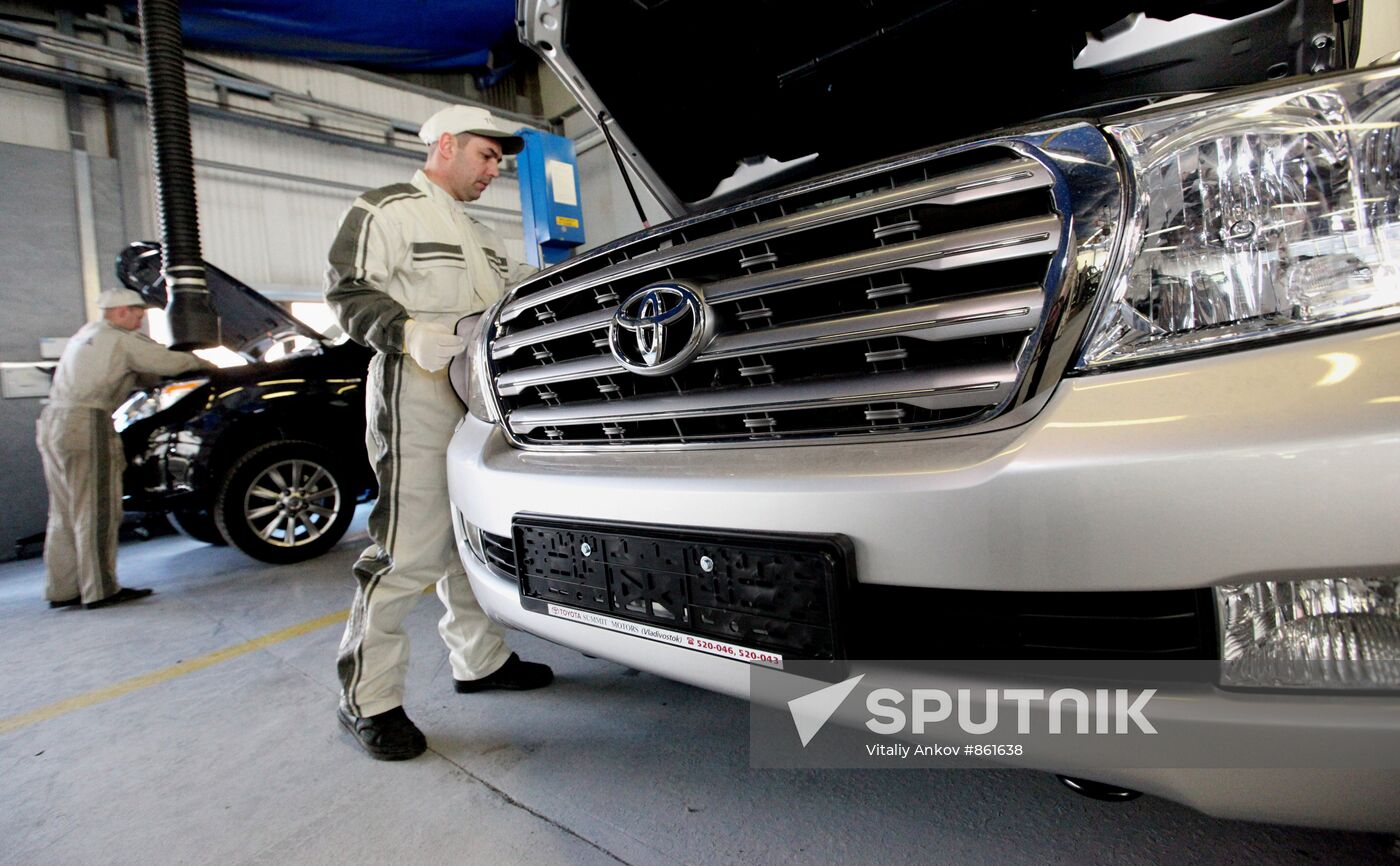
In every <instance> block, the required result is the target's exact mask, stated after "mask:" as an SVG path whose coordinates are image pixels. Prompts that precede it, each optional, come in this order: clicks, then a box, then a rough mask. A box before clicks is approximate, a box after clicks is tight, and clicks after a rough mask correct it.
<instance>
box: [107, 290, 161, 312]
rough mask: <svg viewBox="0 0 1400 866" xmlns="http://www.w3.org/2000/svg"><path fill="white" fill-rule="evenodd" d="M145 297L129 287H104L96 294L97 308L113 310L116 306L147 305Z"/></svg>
mask: <svg viewBox="0 0 1400 866" xmlns="http://www.w3.org/2000/svg"><path fill="white" fill-rule="evenodd" d="M149 306H150V304H148V303H146V299H145V298H143V297H141V296H140V295H139V294H137V293H136V292H133V291H132V290H131V289H106V290H104V291H103V292H101V293H99V294H98V296H97V308H98V309H99V310H114V309H116V308H117V307H149Z"/></svg>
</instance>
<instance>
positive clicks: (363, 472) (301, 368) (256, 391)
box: [115, 243, 376, 563]
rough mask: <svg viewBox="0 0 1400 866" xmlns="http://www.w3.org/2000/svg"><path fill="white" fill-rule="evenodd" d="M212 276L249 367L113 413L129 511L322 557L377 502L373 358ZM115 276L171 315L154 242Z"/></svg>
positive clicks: (220, 539) (260, 555) (283, 553)
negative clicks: (367, 410)
mask: <svg viewBox="0 0 1400 866" xmlns="http://www.w3.org/2000/svg"><path fill="white" fill-rule="evenodd" d="M206 267H207V269H208V281H209V290H210V296H211V300H212V302H213V305H214V309H215V311H216V312H217V313H218V314H219V320H220V328H221V338H222V344H223V345H224V346H225V347H227V348H228V349H230V350H232V351H233V352H236V353H237V354H238V355H240V356H241V357H242V358H243V359H244V360H245V361H246V362H247V363H246V364H243V365H241V366H231V367H226V368H221V369H218V370H211V371H208V372H205V373H202V374H200V375H199V376H197V377H186V378H181V379H177V380H172V381H169V382H165V383H162V384H161V385H159V386H158V387H155V388H151V389H149V390H146V391H140V392H137V393H136V394H134V395H133V396H132V397H131V398H130V399H129V400H127V402H126V403H125V404H123V405H122V407H121V408H120V409H118V410H117V413H116V416H115V417H116V422H117V428H118V430H119V432H120V433H121V437H122V442H123V445H124V447H125V451H126V458H127V464H128V466H127V470H126V474H125V476H124V477H123V484H124V498H125V506H126V508H127V510H129V511H143V512H152V511H155V512H159V511H164V512H168V513H169V514H170V516H171V517H172V519H173V520H174V522H175V524H176V525H177V526H178V527H179V528H180V529H181V530H183V531H184V532H185V533H186V534H187V535H190V536H192V537H194V538H196V539H199V540H201V541H205V542H209V543H211V544H224V543H228V544H232V545H234V546H236V547H237V548H238V549H240V550H242V551H243V552H245V553H247V554H248V555H249V556H252V557H254V558H257V559H260V560H263V561H265V562H283V563H285V562H299V561H301V560H304V559H309V558H311V557H313V556H318V555H320V554H322V553H324V552H325V551H326V550H328V549H330V547H331V546H332V545H334V544H335V543H336V542H337V541H339V540H340V538H341V537H342V536H343V535H344V534H345V530H346V528H347V527H348V526H349V525H350V521H351V519H352V518H353V516H354V510H355V504H356V503H357V502H363V501H366V500H368V499H370V498H373V496H374V495H375V493H376V489H375V483H374V474H373V472H372V470H371V469H370V466H369V462H368V460H367V459H366V456H365V446H364V427H365V416H364V379H365V371H366V368H367V366H368V363H369V358H370V351H369V350H368V349H366V348H364V347H362V346H359V345H357V344H355V343H353V342H350V341H348V340H342V341H339V342H336V341H332V340H328V339H325V338H323V337H322V336H321V335H320V334H318V333H317V332H316V331H314V330H313V329H311V328H310V327H308V326H307V325H305V324H303V323H302V322H300V321H298V320H297V319H296V318H294V317H292V316H291V315H290V314H289V313H287V312H285V311H284V310H283V309H282V308H281V307H278V306H277V305H276V304H274V303H272V302H271V301H269V300H268V299H267V298H265V297H263V296H262V295H260V294H258V293H257V292H255V291H254V290H253V289H251V288H249V287H248V286H247V285H245V284H243V283H241V282H239V281H238V280H236V279H234V278H233V277H231V276H229V275H228V274H227V273H225V272H223V271H221V270H219V269H218V268H215V267H213V266H206ZM117 271H118V276H119V277H120V278H121V280H122V282H123V283H125V284H126V285H127V286H128V287H130V288H132V289H135V290H136V291H138V292H140V293H141V294H142V295H143V296H144V297H146V298H147V300H149V301H150V302H151V303H153V304H156V305H159V306H164V304H165V287H164V283H163V280H162V279H161V276H160V247H159V245H157V244H153V243H136V244H132V245H131V246H129V247H128V248H127V249H126V250H125V251H124V252H123V253H122V256H121V257H120V259H119V261H118V266H117Z"/></svg>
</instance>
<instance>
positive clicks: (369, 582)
mask: <svg viewBox="0 0 1400 866" xmlns="http://www.w3.org/2000/svg"><path fill="white" fill-rule="evenodd" d="M418 137H419V138H421V139H422V140H423V142H424V143H425V144H427V145H428V159H427V162H426V164H425V165H424V166H423V169H422V170H421V171H419V172H417V173H416V174H414V176H413V180H412V182H411V183H401V184H394V185H393V186H387V187H383V188H382V189H376V190H371V191H369V192H367V193H365V194H364V195H362V196H360V197H359V198H358V199H356V200H355V202H354V204H352V205H351V207H350V210H349V211H348V212H347V213H346V214H345V217H344V218H343V219H342V220H341V224H340V229H339V232H338V233H337V235H336V238H335V242H334V243H333V244H332V246H331V251H330V273H329V275H328V281H327V288H326V302H327V303H328V304H329V305H330V307H331V309H332V310H333V311H334V312H335V315H336V317H337V319H338V320H339V321H340V325H341V327H342V328H344V329H345V332H346V333H347V334H349V335H350V337H351V338H352V339H354V340H356V341H357V342H359V343H362V344H364V345H366V346H369V347H371V348H373V349H374V350H375V355H374V357H373V359H372V360H371V361H370V367H369V384H368V388H367V389H366V405H365V413H366V430H365V440H366V446H367V447H368V449H369V456H370V460H371V462H372V463H373V464H374V469H375V474H376V476H377V478H378V479H379V499H378V500H377V501H376V502H375V504H374V508H373V510H372V511H371V512H370V518H369V533H370V539H371V541H372V542H373V544H371V545H370V546H369V547H368V548H367V549H366V550H365V551H364V553H362V554H361V555H360V558H359V560H358V561H356V563H355V566H354V574H355V577H356V579H357V580H358V582H359V587H358V589H357V590H356V593H355V602H354V606H353V607H352V608H351V610H350V618H349V621H348V622H347V623H346V627H345V635H344V637H343V638H342V640H341V643H340V652H339V657H338V659H337V668H338V671H339V674H340V682H341V701H340V708H339V711H338V715H339V718H340V721H341V724H342V725H344V726H345V728H346V729H347V730H348V731H349V732H350V733H351V734H352V735H353V736H354V737H355V740H356V742H357V743H358V744H359V745H360V746H361V747H362V748H364V750H365V751H366V752H368V753H369V754H370V755H371V756H373V757H375V758H377V759H379V760H385V761H396V760H405V759H408V758H413V757H416V756H418V755H420V754H422V753H423V751H424V750H425V749H426V748H427V743H426V741H425V740H424V737H423V733H422V732H421V731H420V730H418V727H417V726H416V725H414V724H413V722H412V721H411V720H410V719H409V718H408V716H407V714H405V712H404V709H403V692H404V675H405V673H406V671H407V669H408V636H407V635H406V634H405V633H404V631H403V621H404V618H405V617H406V616H407V615H408V613H409V611H410V610H412V609H413V606H414V604H416V603H417V601H418V598H419V597H420V596H421V595H422V593H423V589H424V588H425V587H427V586H429V585H430V584H433V583H436V584H437V594H438V597H439V598H440V599H441V600H442V603H443V605H444V606H445V607H446V608H447V612H446V614H445V615H444V616H443V618H442V620H441V621H440V622H439V623H438V632H439V633H440V634H441V635H442V639H443V641H444V642H445V643H446V644H447V649H448V655H449V658H450V660H451V664H452V676H453V679H454V681H455V686H456V690H457V691H458V692H475V691H479V690H482V689H486V688H503V689H533V688H538V687H540V686H544V685H547V684H548V683H549V682H550V681H551V680H552V679H553V673H552V672H551V671H550V669H549V668H548V667H546V666H545V665H542V664H535V663H532V662H525V661H521V659H520V657H519V656H517V655H516V654H514V653H512V652H511V651H510V649H509V648H508V647H507V646H506V644H505V640H504V639H503V634H502V631H501V629H500V628H499V627H498V626H496V625H495V624H494V623H492V622H491V621H490V620H488V619H487V618H486V615H485V613H483V612H482V610H481V607H480V605H478V604H477V601H476V597H475V596H474V595H473V594H472V589H471V585H470V584H469V583H468V582H467V576H466V573H465V572H464V571H463V568H462V563H461V561H460V560H459V559H458V557H457V551H456V546H455V542H454V540H453V535H452V524H451V510H450V506H449V503H448V496H447V475H446V465H447V443H448V440H449V439H451V437H452V432H453V430H454V429H455V428H456V426H457V422H458V421H460V420H461V418H462V416H463V413H464V411H465V410H464V408H463V406H462V403H461V401H460V400H458V399H457V396H456V394H455V393H454V392H453V391H452V387H451V385H450V384H449V383H448V378H447V365H448V362H449V361H451V360H452V358H453V357H455V356H456V355H458V354H460V353H461V352H462V351H464V350H465V348H466V344H465V341H463V340H462V339H461V338H460V337H457V336H456V334H455V333H454V328H455V326H456V324H457V321H458V320H459V319H461V318H462V317H464V316H469V315H473V314H479V313H481V312H482V311H483V310H485V309H486V308H487V307H488V306H490V305H491V304H492V303H494V302H495V301H496V299H497V298H499V297H500V296H501V295H502V293H503V292H504V291H505V287H506V284H507V283H510V282H514V281H515V280H516V279H518V278H520V277H522V276H524V275H525V274H526V273H529V270H530V269H529V267H528V266H524V265H514V266H513V265H512V264H511V262H510V259H509V256H508V255H507V254H506V249H505V245H504V244H502V243H501V239H500V238H499V237H498V236H497V235H496V233H495V232H493V231H492V230H491V229H489V228H487V227H486V226H485V225H483V224H481V223H480V222H477V221H476V220H474V219H472V218H471V217H469V216H468V215H467V214H466V212H465V211H464V210H463V208H462V202H469V201H475V200H476V199H477V198H479V197H480V196H481V194H482V192H483V191H485V189H486V187H487V186H488V185H489V184H490V183H491V181H492V179H494V178H495V177H496V176H497V175H499V174H500V162H501V158H502V157H503V156H504V155H506V154H515V153H519V152H520V150H521V148H522V147H524V142H523V141H522V140H521V139H520V138H519V137H517V136H514V135H511V134H510V133H509V132H507V131H506V130H505V129H503V128H502V127H501V126H500V123H499V121H497V120H496V118H495V117H494V116H492V115H491V113H490V112H488V111H485V110H483V109H479V108H469V107H466V106H460V105H459V106H451V107H449V108H445V109H443V110H442V111H439V112H438V113H437V114H434V115H433V116H432V117H430V118H428V121H427V122H426V123H424V124H423V128H422V129H421V130H419V133H418Z"/></svg>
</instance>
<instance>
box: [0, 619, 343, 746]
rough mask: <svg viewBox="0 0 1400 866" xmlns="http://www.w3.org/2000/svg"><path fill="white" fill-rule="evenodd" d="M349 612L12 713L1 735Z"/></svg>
mask: <svg viewBox="0 0 1400 866" xmlns="http://www.w3.org/2000/svg"><path fill="white" fill-rule="evenodd" d="M349 613H350V611H349V610H342V611H338V612H336V613H328V614H326V615H325V616H323V617H320V618H318V619H313V620H310V621H308V622H304V623H301V624H300V625H294V626H291V627H290V628H284V629H282V630H281V631H275V632H273V633H272V634H266V635H263V636H262V637H260V638H254V639H253V640H250V641H247V642H245V643H240V644H235V645H234V646H231V647H225V648H224V649H221V650H218V651H217V652H212V653H210V654H209V655H206V656H200V657H199V658H196V659H190V660H188V661H182V662H177V663H175V664H173V665H171V666H170V667H168V668H165V669H164V670H159V671H152V672H151V673H149V674H142V675H141V676H139V677H132V678H131V679H129V680H123V681H122V682H119V683H117V684H116V685H111V686H108V687H107V688H105V689H97V690H96V691H91V692H88V693H86V694H82V695H77V696H76V697H71V698H68V699H67V700H62V701H57V702H55V703H52V704H48V705H47V706H42V707H39V708H37V709H33V710H30V711H29V712H27V713H20V714H19V715H17V716H10V717H9V718H6V719H0V735H4V734H8V733H10V732H11V731H17V730H19V729H20V728H24V727H28V726H29V725H33V724H37V723H39V722H46V721H48V720H49V719H53V718H57V717H58V716H62V715H65V714H66V713H71V712H73V711H74V710H81V709H83V708H84V707H90V706H92V705H93V704H100V703H102V702H103V701H110V700H112V699H113V698H119V697H121V696H122V695H126V694H130V693H131V692H134V691H137V690H139V689H144V688H146V687H147V686H153V685H156V684H157V683H163V682H165V681H166V680H173V679H175V678H176V677H181V676H184V675H185V674H190V673H194V672H195V671H202V670H204V669H205V668H207V667H212V666H214V665H216V664H219V663H220V662H226V661H228V660H229V659H236V658H238V657H239V656H241V655H247V654H248V653H250V652H253V651H254V650H260V649H262V648H263V647H268V646H272V645H273V644H275V643H281V642H282V641H284V640H290V639H291V638H294V637H298V636H300V635H304V634H307V633H309V632H313V631H316V630H318V629H322V628H325V627H326V626H328V625H335V624H336V623H343V622H345V617H346V616H347V615H349Z"/></svg>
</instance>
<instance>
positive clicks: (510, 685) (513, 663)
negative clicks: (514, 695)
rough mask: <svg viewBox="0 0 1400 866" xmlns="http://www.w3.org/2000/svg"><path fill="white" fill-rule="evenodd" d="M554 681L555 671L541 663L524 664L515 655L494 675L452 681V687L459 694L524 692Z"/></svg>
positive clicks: (511, 655)
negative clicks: (499, 691)
mask: <svg viewBox="0 0 1400 866" xmlns="http://www.w3.org/2000/svg"><path fill="white" fill-rule="evenodd" d="M553 681H554V671H552V670H550V669H549V666H548V665H542V664H540V663H539V662H522V661H521V660H520V656H518V655H516V654H515V653H511V654H510V658H508V659H506V663H505V664H503V665H501V666H500V668H499V669H498V670H496V671H495V672H494V673H489V674H487V675H486V676H484V677H482V678H481V679H479V680H459V679H454V680H452V686H453V688H455V689H456V690H457V693H458V694H467V693H468V692H480V691H485V690H486V689H511V690H512V691H517V692H523V691H525V690H527V689H537V688H539V687H541V686H547V685H549V684H550V683H552V682H553Z"/></svg>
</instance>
